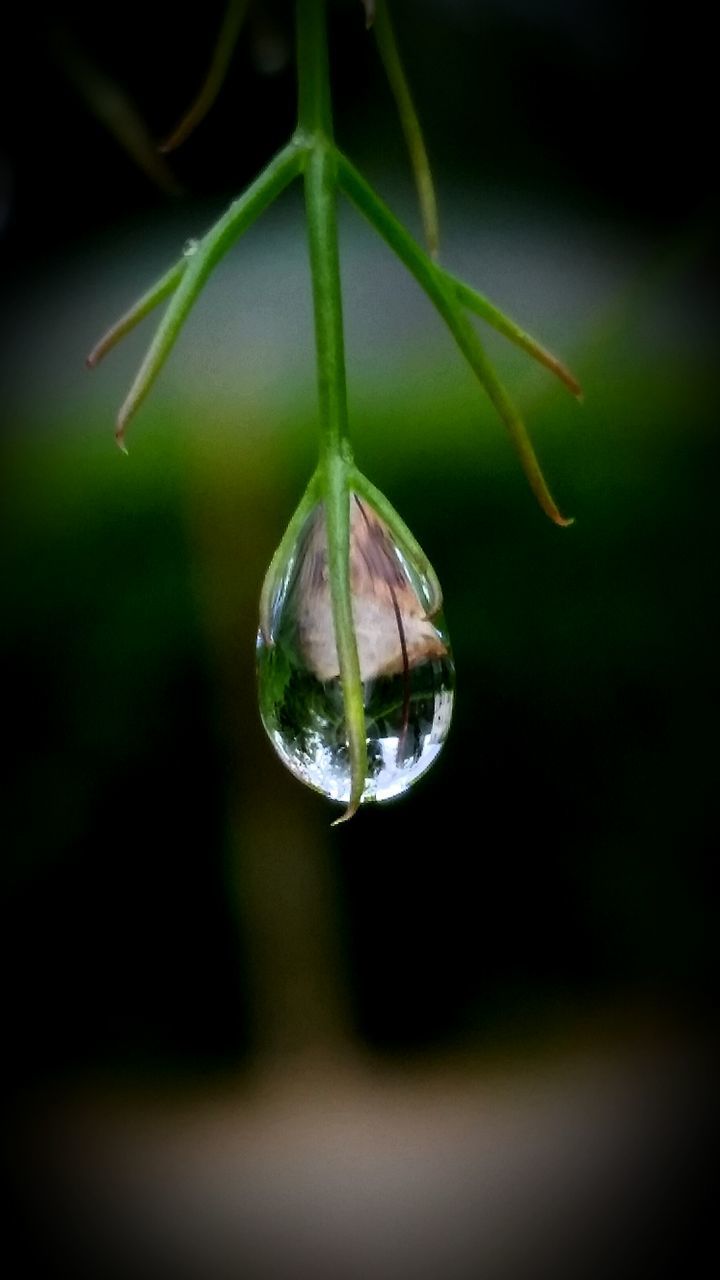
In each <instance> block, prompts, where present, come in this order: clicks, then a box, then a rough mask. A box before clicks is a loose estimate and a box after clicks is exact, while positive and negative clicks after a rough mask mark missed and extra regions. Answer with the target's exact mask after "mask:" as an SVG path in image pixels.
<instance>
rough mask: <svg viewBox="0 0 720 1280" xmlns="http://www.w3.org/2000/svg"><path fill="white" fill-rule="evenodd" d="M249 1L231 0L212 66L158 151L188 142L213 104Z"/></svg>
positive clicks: (164, 150) (173, 149) (167, 149)
mask: <svg viewBox="0 0 720 1280" xmlns="http://www.w3.org/2000/svg"><path fill="white" fill-rule="evenodd" d="M248 3H249V0H228V5H227V8H226V10H225V14H224V17H223V21H222V26H221V28H220V34H219V35H218V38H217V43H216V45H215V48H214V50H213V55H212V60H211V62H210V69H209V71H208V73H207V76H206V78H205V81H204V83H203V85H202V88H201V89H200V92H199V94H198V96H197V97H196V99H195V101H194V102H193V104H192V106H191V107H190V108H189V109H188V111H186V113H185V115H184V116H183V117H182V119H181V120H180V122H179V123H178V124H177V125H176V126H175V128H174V129H173V131H172V133H171V134H170V136H169V137H168V138H166V139H165V141H164V142H161V143H160V146H159V147H158V150H159V151H161V152H162V153H163V154H164V155H167V154H168V152H170V151H175V149H176V148H177V147H179V146H180V145H181V143H183V142H185V140H186V138H189V136H190V134H191V133H192V132H193V131H194V130H195V129H197V126H198V125H199V124H200V123H201V121H202V120H204V119H205V116H206V115H207V114H208V112H209V111H210V108H211V107H212V106H213V105H214V103H215V100H216V98H217V96H218V94H219V92H220V90H221V89H222V86H223V83H224V80H225V76H226V75H227V70H228V67H229V65H230V60H231V58H232V55H233V52H234V49H235V45H236V44H237V41H238V37H239V35H240V31H241V29H242V25H243V22H244V21H245V15H246V13H247V10H248Z"/></svg>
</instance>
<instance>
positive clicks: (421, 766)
mask: <svg viewBox="0 0 720 1280" xmlns="http://www.w3.org/2000/svg"><path fill="white" fill-rule="evenodd" d="M350 504H351V506H350V553H349V554H350V583H351V594H352V609H353V620H354V624H355V640H356V644H357V651H358V659H359V663H360V675H361V679H362V682H363V695H364V706H365V728H366V739H367V752H368V773H367V779H366V782H365V789H364V793H363V802H365V801H368V800H389V799H391V798H392V797H394V796H398V795H401V794H402V793H403V792H404V791H406V790H407V789H408V787H410V786H411V785H412V783H413V782H415V781H416V780H417V779H418V778H419V777H421V776H422V774H424V773H425V772H426V771H427V770H428V769H429V768H430V766H431V765H432V764H433V762H434V761H435V760H436V759H437V756H438V754H439V752H440V750H441V748H442V745H443V743H444V741H445V738H446V736H447V732H448V729H449V726H450V718H451V714H452V705H453V685H454V669H453V662H452V656H451V653H450V644H449V640H448V635H447V631H446V629H445V624H444V621H443V617H442V614H441V612H440V600H439V599H438V598H437V590H436V588H435V587H434V585H433V584H432V583H431V582H430V581H429V579H428V577H427V575H426V574H424V573H423V572H422V571H421V570H420V569H419V568H418V566H417V565H416V564H415V563H414V561H413V560H412V558H411V557H410V556H409V555H408V554H407V553H406V552H405V551H404V550H403V549H402V548H401V547H400V546H399V545H398V542H397V541H396V540H395V538H394V537H393V536H392V534H391V533H390V530H389V529H388V527H387V525H386V524H385V522H384V521H383V520H381V518H380V517H379V516H378V514H377V512H376V511H375V510H374V509H373V508H372V507H371V506H370V504H369V503H368V502H367V501H366V500H365V499H364V498H361V497H359V496H358V495H357V494H352V495H351V497H350ZM257 649H258V655H257V656H258V683H259V695H260V713H261V716H262V720H263V724H264V726H265V729H266V731H267V733H268V736H269V738H270V741H271V742H272V744H273V746H274V747H275V750H276V751H277V753H278V755H279V756H280V758H281V760H283V762H284V763H285V764H286V765H287V767H288V768H289V769H290V771H291V772H292V773H293V774H295V776H296V777H298V778H299V779H300V780H301V781H302V782H305V783H306V784H307V785H308V786H310V787H313V788H314V789H315V790H316V791H320V792H322V793H323V795H326V796H328V797H329V798H330V799H331V800H337V801H339V802H341V803H347V801H348V798H349V796H350V759H349V752H348V746H347V735H346V728H345V713H344V705H343V694H342V687H341V684H340V672H339V662H338V654H337V648H336V644H335V633H334V627H333V620H332V602H331V596H330V584H329V579H328V562H327V534H326V528H325V513H324V508H323V506H322V504H318V505H317V506H316V507H315V508H314V510H313V511H312V512H311V514H310V515H309V516H308V518H307V520H306V521H305V524H304V526H303V528H302V530H301V532H300V534H299V537H298V538H297V541H296V543H295V545H294V547H293V549H292V551H291V553H290V555H289V557H288V559H287V562H286V564H285V565H284V566H282V569H281V571H280V572H279V574H278V575H277V577H276V580H275V582H274V584H273V589H272V592H271V596H270V600H269V604H268V608H267V616H265V617H263V618H261V625H260V630H259V632H258V642H257Z"/></svg>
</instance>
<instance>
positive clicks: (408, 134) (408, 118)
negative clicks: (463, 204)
mask: <svg viewBox="0 0 720 1280" xmlns="http://www.w3.org/2000/svg"><path fill="white" fill-rule="evenodd" d="M373 30H374V31H375V38H376V40H377V44H378V49H379V51H380V57H381V58H382V61H383V66H384V67H385V74H386V75H387V78H388V81H389V84H390V89H391V91H392V95H393V97H394V99H395V105H396V107H397V109H398V115H399V117H400V124H401V126H402V131H403V133H404V134H405V142H406V144H407V149H408V151H409V153H410V163H411V165H412V169H413V174H414V177H415V187H416V189H417V194H418V201H419V203H420V215H421V217H422V223H423V231H424V232H425V242H426V244H427V247H428V250H429V252H430V255H431V257H433V258H437V255H438V249H439V245H440V223H439V218H438V208H437V197H436V195H435V184H434V182H433V176H432V170H431V168H430V161H429V160H428V153H427V148H426V146H425V139H424V137H423V132H422V128H421V127H420V121H419V119H418V113H417V111H416V110H415V103H414V102H413V97H412V93H411V92H410V85H409V84H408V79H407V76H406V75H405V68H404V67H403V64H402V60H401V58H400V51H399V50H398V47H397V41H396V39H395V32H394V31H393V25H392V22H391V21H390V14H389V12H388V7H387V4H386V2H385V0H381V3H380V4H379V5H378V7H377V12H376V14H375V20H374V23H373Z"/></svg>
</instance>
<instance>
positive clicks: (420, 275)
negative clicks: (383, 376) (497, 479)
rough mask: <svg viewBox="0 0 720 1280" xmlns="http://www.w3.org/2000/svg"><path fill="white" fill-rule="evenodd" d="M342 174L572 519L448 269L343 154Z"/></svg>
mask: <svg viewBox="0 0 720 1280" xmlns="http://www.w3.org/2000/svg"><path fill="white" fill-rule="evenodd" d="M338 175H339V178H340V185H341V186H342V188H343V190H344V191H345V192H346V194H347V195H348V196H349V197H350V199H351V200H352V201H353V203H354V204H355V205H356V207H357V208H358V209H359V210H360V212H361V213H362V214H363V215H364V216H365V217H366V218H367V220H368V222H370V224H371V225H372V226H373V227H374V228H375V230H376V231H377V232H378V233H379V235H380V236H381V237H382V239H383V240H385V242H386V243H387V244H388V245H389V246H390V248H391V249H392V250H393V252H394V253H396V254H397V256H398V257H399V258H400V261H401V262H403V263H404V264H405V266H406V267H407V268H408V270H409V271H410V272H411V274H412V275H414V276H415V279H416V280H417V281H418V284H420V285H422V287H423V289H424V290H425V292H426V293H427V295H428V297H429V298H430V300H431V301H432V302H433V303H434V304H435V306H436V307H437V310H438V311H439V312H440V315H441V316H442V318H443V320H444V321H445V323H446V324H447V326H448V328H449V330H450V332H451V333H452V335H453V337H454V338H455V341H456V342H457V344H458V346H459V348H460V350H461V351H462V353H463V355H464V356H465V359H466V360H467V361H468V364H469V365H470V367H471V368H472V370H473V372H474V373H475V374H476V376H477V378H478V379H479V381H480V382H481V384H482V386H483V387H484V388H485V391H486V393H487V395H488V397H489V398H490V400H491V402H492V404H493V405H494V406H495V409H496V410H497V412H498V414H499V415H500V417H501V418H502V420H503V422H504V423H505V426H506V428H507V430H508V433H509V435H510V439H511V441H512V443H513V445H514V447H515V450H516V452H517V454H518V457H519V459H520V462H521V465H522V467H523V470H524V472H525V475H526V477H527V480H528V483H529V484H530V487H531V489H532V491H533V493H534V494H535V497H536V498H537V500H538V502H539V504H540V506H541V507H542V509H543V511H544V512H545V514H546V515H547V516H549V518H550V519H551V520H552V521H553V522H554V523H555V524H557V525H561V526H565V525H568V524H571V523H572V521H571V520H569V519H567V517H565V516H564V515H563V514H562V512H561V511H560V510H559V508H558V506H557V504H556V503H555V500H554V498H553V497H552V494H551V493H550V490H549V489H548V486H547V483H546V481H545V479H544V476H543V474H542V470H541V468H540V463H539V462H538V459H537V456H536V454H535V450H534V449H533V446H532V442H531V440H530V437H529V436H528V433H527V430H526V428H525V425H524V423H523V421H522V419H521V417H520V415H519V413H518V412H517V410H516V408H515V406H514V405H513V403H512V401H511V400H510V397H509V396H508V394H507V392H506V391H505V389H504V387H503V386H502V384H501V382H500V381H499V379H498V377H497V375H496V373H495V371H494V369H493V367H492V365H491V363H490V361H489V360H488V358H487V356H486V355H485V351H484V349H483V346H482V343H481V342H480V339H479V338H478V336H477V334H476V332H475V330H474V328H473V326H472V325H471V323H470V321H469V320H468V318H467V316H466V315H465V313H464V311H462V310H461V309H460V305H459V301H458V298H457V295H456V293H455V291H454V288H453V287H452V286H451V284H450V282H449V281H448V279H447V278H446V277H445V274H444V272H443V271H441V269H440V268H439V267H437V266H436V265H435V263H434V262H432V261H431V259H430V258H429V257H428V255H427V254H426V253H425V252H424V250H423V249H421V247H420V245H419V244H418V243H417V242H416V241H415V240H413V238H412V236H411V235H410V234H409V233H408V232H407V231H406V230H405V228H404V227H403V225H402V223H401V222H399V221H398V219H397V218H396V217H395V214H394V213H392V212H391V210H390V209H388V207H387V205H386V204H385V203H384V202H383V201H382V200H381V199H380V197H379V196H378V195H377V194H376V192H375V191H373V189H372V187H371V186H370V184H369V183H368V182H366V181H365V179H364V178H363V177H362V175H361V174H360V173H359V172H358V171H357V169H356V168H355V166H354V165H353V164H351V163H350V161H349V160H348V159H347V157H346V156H344V155H342V154H339V155H338Z"/></svg>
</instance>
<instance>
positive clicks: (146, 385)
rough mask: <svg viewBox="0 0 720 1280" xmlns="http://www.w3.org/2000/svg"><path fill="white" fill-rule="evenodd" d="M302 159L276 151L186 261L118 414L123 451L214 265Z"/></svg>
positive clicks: (297, 151)
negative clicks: (135, 417)
mask: <svg viewBox="0 0 720 1280" xmlns="http://www.w3.org/2000/svg"><path fill="white" fill-rule="evenodd" d="M303 160H304V152H303V150H302V148H301V147H299V146H298V145H297V143H295V142H291V143H290V144H289V145H288V146H287V147H285V148H284V149H283V150H282V151H281V152H279V154H278V155H277V156H275V158H274V159H273V160H271V161H270V163H269V165H267V167H266V168H265V169H264V170H263V172H262V173H261V174H260V176H259V177H258V178H257V179H256V180H255V182H253V183H252V184H251V186H249V187H248V189H247V191H245V192H244V194H243V195H242V196H240V197H239V199H238V200H235V201H233V203H232V204H231V205H230V208H229V209H228V211H227V213H226V214H225V215H224V217H222V218H220V219H219V221H218V222H216V223H215V226H214V227H212V229H211V230H210V231H209V232H208V233H207V235H206V236H205V237H204V239H202V240H201V241H200V243H199V244H198V247H197V249H196V250H195V253H194V254H193V255H192V257H189V258H188V259H187V260H186V261H187V265H186V268H185V271H184V273H183V276H182V279H181V280H180V282H179V284H178V286H177V289H176V291H175V294H174V296H173V298H172V301H171V302H170V305H169V306H168V309H167V311H166V312H165V315H164V316H163V318H162V320H161V321H160V324H159V326H158V329H157V332H156V334H155V337H154V338H153V341H152V343H151V344H150V347H149V349H148V352H147V355H146V356H145V359H144V360H143V362H142V364H141V366H140V369H139V370H138V373H137V376H136V378H135V381H134V382H133V384H132V387H131V388H130V391H129V393H128V395H127V398H126V400H125V402H124V404H123V406H122V408H121V409H120V413H119V414H118V418H117V426H116V431H115V438H116V440H117V443H118V445H119V447H120V448H121V449H122V450H123V451H125V452H126V450H125V428H126V427H127V424H128V422H129V421H130V419H131V417H132V416H133V414H134V413H135V412H136V411H137V409H138V408H139V407H140V405H141V404H142V402H143V400H144V399H145V397H146V396H147V394H148V392H149V390H150V388H151V387H152V385H153V383H154V382H155V379H156V378H157V376H158V374H159V373H160V370H161V369H162V366H163V365H164V363H165V361H166V360H167V358H168V356H169V354H170V352H171V350H172V348H173V346H174V345H175V342H176V340H177V338H178V335H179V333H180V330H181V329H182V326H183V324H184V323H185V320H186V319H187V316H188V313H189V311H190V309H191V307H192V305H193V303H194V302H195V300H196V298H197V296H198V294H199V293H200V291H201V289H202V287H203V285H204V284H205V281H206V280H207V278H208V276H209V275H210V272H211V271H212V269H213V267H214V266H216V264H217V263H218V262H219V261H220V259H221V258H222V257H223V255H224V254H225V253H226V251H227V250H228V249H229V247H230V245H231V244H232V243H233V242H234V241H235V240H237V239H238V237H239V236H241V235H242V233H243V232H244V231H246V230H247V228H248V227H249V226H250V225H251V224H252V223H253V222H254V221H255V219H256V218H257V217H259V215H260V214H261V213H262V212H263V210H264V209H266V208H267V207H268V205H269V204H272V202H273V200H275V199H276V197H277V196H279V195H280V192H281V191H283V190H284V189H285V187H287V186H288V184H289V183H290V182H292V180H293V178H295V177H296V176H297V175H298V174H299V173H300V171H301V168H302V165H303Z"/></svg>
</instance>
